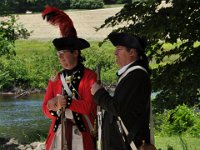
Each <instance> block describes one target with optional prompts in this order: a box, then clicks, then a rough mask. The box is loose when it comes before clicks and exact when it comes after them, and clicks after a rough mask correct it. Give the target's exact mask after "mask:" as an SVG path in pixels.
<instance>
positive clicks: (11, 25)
mask: <svg viewBox="0 0 200 150" xmlns="http://www.w3.org/2000/svg"><path fill="white" fill-rule="evenodd" d="M17 20H18V18H17V16H8V17H7V20H4V21H1V22H0V56H2V55H13V54H14V55H15V50H14V43H15V41H16V40H17V39H19V38H28V37H29V36H30V33H31V32H29V31H28V30H27V29H26V28H24V27H23V25H22V24H20V23H17Z"/></svg>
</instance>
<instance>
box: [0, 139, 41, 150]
mask: <svg viewBox="0 0 200 150" xmlns="http://www.w3.org/2000/svg"><path fill="white" fill-rule="evenodd" d="M0 149H1V150H15V149H18V150H45V143H44V142H32V143H30V144H22V143H20V142H19V141H18V140H16V139H14V138H11V139H6V138H1V137H0Z"/></svg>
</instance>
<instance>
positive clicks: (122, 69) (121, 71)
mask: <svg viewBox="0 0 200 150" xmlns="http://www.w3.org/2000/svg"><path fill="white" fill-rule="evenodd" d="M134 62H135V61H132V62H131V63H129V64H127V65H125V66H123V67H122V68H121V69H119V70H118V71H117V75H119V76H120V75H122V74H123V73H124V72H125V71H126V70H127V68H128V67H129V66H130V65H131V64H133V63H134Z"/></svg>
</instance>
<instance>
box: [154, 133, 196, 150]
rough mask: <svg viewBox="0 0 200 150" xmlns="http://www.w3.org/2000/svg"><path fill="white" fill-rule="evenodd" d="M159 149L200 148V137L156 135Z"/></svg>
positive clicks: (193, 149) (180, 149)
mask: <svg viewBox="0 0 200 150" xmlns="http://www.w3.org/2000/svg"><path fill="white" fill-rule="evenodd" d="M155 143H156V148H157V150H199V148H200V139H199V138H194V137H191V136H183V137H182V138H181V137H178V136H172V137H163V136H155Z"/></svg>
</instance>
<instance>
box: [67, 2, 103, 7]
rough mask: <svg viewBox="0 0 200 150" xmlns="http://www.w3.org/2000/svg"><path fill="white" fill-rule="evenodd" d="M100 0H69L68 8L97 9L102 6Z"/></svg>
mask: <svg viewBox="0 0 200 150" xmlns="http://www.w3.org/2000/svg"><path fill="white" fill-rule="evenodd" d="M103 5H104V3H103V1H102V0H71V2H70V8H73V9H97V8H103Z"/></svg>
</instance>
